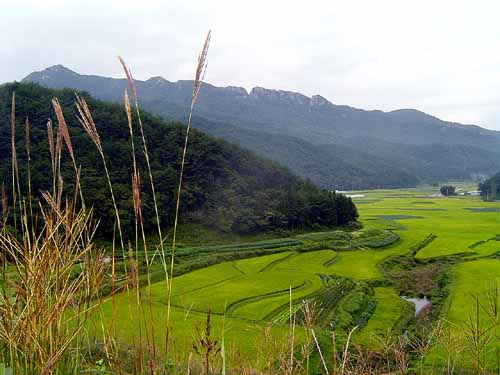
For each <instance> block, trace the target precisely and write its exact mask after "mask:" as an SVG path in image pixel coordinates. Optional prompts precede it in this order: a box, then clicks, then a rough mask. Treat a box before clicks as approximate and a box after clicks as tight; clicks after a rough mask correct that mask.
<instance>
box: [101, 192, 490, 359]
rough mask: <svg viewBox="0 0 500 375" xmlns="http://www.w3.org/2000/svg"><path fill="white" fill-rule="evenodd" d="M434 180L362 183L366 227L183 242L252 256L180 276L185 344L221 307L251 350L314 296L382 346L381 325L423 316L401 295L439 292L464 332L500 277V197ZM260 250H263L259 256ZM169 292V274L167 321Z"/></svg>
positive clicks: (158, 306) (156, 309)
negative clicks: (452, 193)
mask: <svg viewBox="0 0 500 375" xmlns="http://www.w3.org/2000/svg"><path fill="white" fill-rule="evenodd" d="M434 190H435V189H432V188H426V189H408V190H405V191H402V190H397V191H395V190H379V191H370V192H362V194H365V198H362V199H359V203H360V204H359V205H358V210H359V213H360V221H361V222H362V223H363V228H362V229H361V230H357V231H353V232H344V231H330V232H318V233H305V234H297V235H295V236H292V237H291V238H286V239H281V240H269V241H261V242H257V243H255V242H252V243H242V244H232V245H224V246H213V245H211V246H206V247H203V246H198V247H189V246H185V247H183V248H181V249H183V250H182V251H180V255H181V256H183V252H184V253H185V254H191V255H193V254H195V255H197V256H199V257H203V256H207V257H208V256H211V254H214V253H216V254H221V253H228V252H230V253H231V254H233V253H238V252H239V251H240V252H241V254H243V255H242V257H244V254H248V255H249V256H250V257H249V258H247V259H233V260H228V261H222V262H220V263H218V264H214V265H211V266H208V267H205V268H201V269H197V270H194V271H192V272H188V273H185V274H183V275H181V276H178V277H175V278H174V294H173V300H172V303H173V305H174V309H173V311H174V312H173V314H174V315H173V316H174V330H175V332H176V336H175V337H176V340H177V345H179V346H180V347H186V348H190V346H191V343H192V336H193V332H194V331H195V327H196V326H197V325H199V324H201V323H200V322H202V321H203V320H204V319H205V317H206V312H207V311H208V310H210V311H211V312H212V313H213V324H214V327H215V330H216V331H217V330H219V331H218V332H219V334H220V329H222V328H221V327H222V321H224V325H225V334H224V336H225V340H226V342H227V343H228V345H234V346H237V347H238V348H239V350H240V351H241V352H242V353H245V354H246V355H249V356H251V355H252V354H253V353H254V351H255V350H254V349H255V343H256V340H259V337H260V336H261V333H262V330H263V328H264V326H265V325H266V324H268V323H269V322H271V323H273V331H274V332H275V333H276V334H277V335H283V334H285V333H286V331H287V327H288V325H287V324H286V323H288V321H289V318H290V311H292V313H293V312H299V311H300V308H301V306H302V301H303V300H305V299H308V300H313V301H315V302H316V303H317V304H318V306H320V308H321V313H320V314H319V320H318V322H317V325H318V329H323V330H330V329H332V328H335V329H336V330H337V331H338V332H340V333H341V332H347V331H348V330H349V329H351V328H352V327H354V326H358V327H359V329H358V330H357V333H356V337H355V340H356V342H358V343H362V344H365V345H368V346H370V345H375V344H374V340H372V339H373V337H374V335H377V334H378V335H380V334H384V333H386V332H388V331H391V330H400V331H401V333H402V331H403V330H405V329H406V328H405V327H407V326H408V324H410V325H411V324H414V323H415V319H414V318H413V312H412V305H411V304H409V303H408V302H406V301H404V300H403V299H401V298H400V296H399V294H400V293H410V294H411V293H414V294H422V293H428V294H426V295H428V296H429V297H430V298H431V300H432V302H433V304H434V307H433V308H434V309H435V311H436V313H435V316H434V318H433V319H436V318H439V317H442V318H446V319H447V320H448V321H449V322H451V323H452V325H451V327H453V328H452V329H453V330H455V331H456V332H460V331H463V330H464V326H465V325H466V324H467V323H468V321H469V320H468V319H469V316H470V314H471V311H472V310H471V306H472V305H471V303H470V302H471V301H472V298H471V296H472V294H479V295H480V296H481V297H480V300H481V301H483V304H484V303H485V302H484V301H485V295H487V294H486V291H488V290H489V289H490V288H491V282H492V280H494V279H495V278H496V277H498V276H500V261H499V260H497V257H496V256H497V255H498V254H499V253H500V241H499V239H500V237H498V236H497V234H499V233H500V226H499V225H498V223H500V204H499V203H491V202H482V201H481V200H480V199H479V198H478V197H464V196H460V197H452V198H438V197H432V196H431V194H435V193H436V191H434ZM355 202H356V200H355ZM245 251H246V252H247V253H245ZM256 251H257V252H259V251H260V252H261V253H259V254H258V255H260V254H262V255H261V256H255V254H256V253H255V252H256ZM222 260H223V259H222ZM401 264H404V265H405V266H404V267H403V266H401ZM432 267H434V268H435V269H437V271H433V270H434V269H433V268H432ZM431 271H432V272H436V273H435V274H434V273H432V272H431ZM405 272H406V273H405ZM427 273H429V274H430V275H431V276H425V275H427ZM408 275H409V276H408ZM415 275H416V276H415ZM422 275H424V276H422ZM436 275H437V276H436ZM443 275H445V276H446V280H448V281H447V282H446V285H445V286H442V288H444V289H439V288H437V287H436V285H438V284H439V283H440V282H441V281H439V280H441V279H439V280H438V278H439V277H441V278H443V277H444V276H443ZM419 277H422V278H423V279H422V280H418V278H419ZM426 277H427V278H426ZM412 278H413V279H415V278H416V279H415V280H412ZM408 280H409V281H408ZM404 282H406V284H404ZM408 283H409V286H408V285H407V284H408ZM412 283H413V284H412ZM426 283H429V285H430V286H429V287H428V288H427V289H425V288H426V287H427V284H426ZM414 284H415V285H414ZM439 285H441V284H439ZM443 285H444V284H443ZM422 290H423V292H422ZM143 294H144V295H143V296H142V298H146V293H143ZM166 296H167V289H166V285H165V282H157V283H154V284H153V285H152V288H151V299H152V307H153V314H154V316H155V317H157V319H158V321H159V322H157V325H158V327H162V322H163V321H164V319H165V311H166V304H167V300H166ZM121 298H122V300H123V302H121V303H118V304H117V306H118V307H115V308H117V309H118V310H119V316H120V317H122V318H121V320H119V322H118V324H117V328H118V330H119V331H120V332H122V335H123V338H124V340H129V339H130V337H131V335H133V334H134V333H133V332H129V331H126V330H125V329H121V328H120V327H121V326H122V324H123V326H122V327H125V326H126V324H127V322H129V321H130V319H131V318H130V317H131V315H130V314H131V313H130V312H128V309H129V308H128V307H127V306H129V303H128V298H130V297H126V296H122V297H121ZM290 304H291V305H292V306H290ZM105 310H106V311H105V314H111V313H112V312H111V310H112V307H111V302H110V303H109V304H107V305H106V306H105ZM133 314H134V313H132V315H133ZM431 315H432V314H431ZM298 334H299V335H300V332H298ZM440 353H441V352H440V351H439V349H436V350H435V351H434V352H433V353H432V355H431V356H430V357H429V358H431V359H432V363H433V364H436V363H440V362H439V361H440Z"/></svg>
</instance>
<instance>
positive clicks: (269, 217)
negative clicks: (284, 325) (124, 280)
mask: <svg viewBox="0 0 500 375" xmlns="http://www.w3.org/2000/svg"><path fill="white" fill-rule="evenodd" d="M14 91H15V93H16V111H15V114H16V137H15V138H16V147H17V158H18V160H19V172H20V181H21V182H24V186H21V189H22V190H23V191H24V192H27V189H28V187H27V182H26V181H27V178H26V177H27V171H28V169H27V168H28V163H27V153H26V147H25V145H26V136H25V121H26V118H28V119H29V122H30V124H31V129H30V147H31V158H30V164H29V166H30V173H31V182H32V190H33V192H34V193H35V194H40V193H41V192H42V191H45V190H50V189H51V188H52V172H51V163H50V152H49V144H48V138H47V121H48V119H49V118H52V120H53V121H54V123H55V124H57V121H56V119H55V115H54V112H53V108H52V104H51V99H52V98H53V97H57V98H58V99H59V101H60V103H61V106H62V108H63V112H64V115H65V117H66V121H67V122H68V125H69V132H70V134H71V139H72V143H73V148H74V150H75V156H76V160H77V163H78V164H79V166H81V170H82V171H81V175H82V177H81V185H82V190H83V193H84V196H85V199H86V203H87V205H92V206H93V207H94V210H95V214H96V217H97V218H99V220H100V222H101V224H100V228H101V231H103V233H105V232H108V234H109V232H110V231H111V230H112V228H113V225H114V215H113V206H112V202H111V199H110V195H109V190H108V187H107V183H106V179H105V176H104V169H103V164H102V162H101V160H100V158H99V155H98V152H97V150H96V149H95V147H94V145H93V144H92V142H91V140H90V139H89V137H88V135H87V134H86V133H85V132H84V130H83V128H82V127H81V126H80V124H79V123H78V120H77V117H76V107H75V105H74V102H75V94H74V91H73V90H50V89H46V88H42V87H41V86H38V85H36V84H20V83H13V84H6V85H3V86H0V163H1V164H0V183H2V182H3V184H4V186H5V189H6V191H7V194H11V191H10V190H11V189H10V187H11V185H12V184H11V179H12V178H11V168H12V164H11V130H10V124H9V123H10V113H11V97H12V93H13V92H14ZM83 95H84V96H85V97H86V98H87V101H88V104H89V107H90V109H91V111H92V114H93V117H94V120H95V123H96V126H97V129H98V131H99V133H100V138H101V141H102V144H103V149H104V153H105V156H106V158H107V162H108V165H109V169H110V174H111V180H112V183H113V186H114V190H115V194H116V197H117V203H118V206H119V209H120V216H121V220H122V224H123V225H124V227H125V228H130V229H131V227H132V222H133V215H134V214H133V209H132V197H131V179H132V177H131V176H132V155H131V142H130V136H129V131H128V127H127V118H126V113H125V110H124V109H123V107H122V106H121V105H118V104H109V103H105V102H102V101H98V100H94V99H92V98H91V97H89V95H87V94H85V93H84V94H83ZM141 116H142V118H143V122H144V131H145V136H146V139H147V142H148V149H149V156H150V160H151V166H152V171H153V176H154V180H155V188H156V194H157V199H158V203H159V208H160V220H161V224H162V226H163V227H168V226H169V225H171V224H172V218H173V213H174V205H175V191H176V187H177V183H178V178H179V169H180V168H179V167H180V159H181V151H182V147H183V144H184V137H185V127H184V126H183V125H182V124H180V123H166V122H165V121H163V120H161V119H160V118H159V117H157V116H153V115H150V114H148V113H146V112H142V114H141ZM135 137H136V139H135V144H136V145H137V147H138V150H139V149H140V147H139V146H140V144H141V138H140V137H139V130H138V129H137V131H136V133H135ZM136 154H137V158H138V163H139V168H140V171H141V200H142V204H143V216H144V220H145V227H146V229H147V230H152V228H153V227H154V225H155V220H154V217H155V215H154V211H153V210H154V208H153V202H152V201H153V200H152V194H151V188H150V185H149V178H148V177H147V176H148V174H147V168H146V163H145V158H144V155H143V154H142V152H139V151H138V152H136ZM62 167H63V171H64V172H63V173H64V176H65V178H64V186H65V190H66V191H67V193H70V192H71V191H72V190H73V188H74V186H73V184H74V183H75V173H74V169H73V167H72V164H71V160H70V157H69V155H68V154H67V153H64V154H63V160H62ZM181 197H182V199H181V202H182V203H181V217H182V218H183V220H186V221H190V222H197V223H200V224H202V225H206V226H210V227H213V228H214V229H217V230H220V231H227V232H229V231H234V232H239V233H243V234H246V233H255V232H263V231H270V230H277V229H286V230H288V229H304V228H311V227H316V228H320V227H333V226H337V225H345V224H348V223H349V222H351V221H355V220H356V218H357V211H356V207H355V206H354V204H353V203H352V201H351V199H350V198H347V197H345V196H343V195H339V194H335V193H333V192H329V191H325V190H321V189H319V188H317V187H316V186H315V185H313V184H312V183H311V182H309V181H306V180H304V179H302V178H299V177H296V176H294V175H293V174H292V173H291V172H289V171H288V170H287V169H286V168H283V167H281V166H278V165H277V164H275V163H274V162H271V161H269V160H266V159H263V158H260V157H258V156H256V155H255V154H253V153H252V152H251V151H247V150H245V149H243V148H241V147H239V146H236V145H234V144H231V143H228V142H226V141H223V140H220V139H216V138H214V137H212V136H208V135H206V134H204V133H202V132H200V131H196V130H193V131H192V133H191V134H190V139H189V148H188V155H187V163H186V168H185V175H184V184H183V191H182V196H181Z"/></svg>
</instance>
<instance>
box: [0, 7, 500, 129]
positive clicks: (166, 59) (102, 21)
mask: <svg viewBox="0 0 500 375" xmlns="http://www.w3.org/2000/svg"><path fill="white" fill-rule="evenodd" d="M0 12H1V21H0V56H1V60H0V82H6V81H13V80H20V79H22V78H23V77H24V76H25V75H27V74H28V73H30V72H32V71H34V70H41V69H43V68H46V67H48V66H50V65H55V64H63V65H65V66H67V67H69V68H71V69H73V70H76V71H78V72H80V73H83V74H98V75H106V76H113V77H120V76H121V74H122V73H121V70H120V66H119V64H118V62H117V59H116V56H117V55H119V54H120V55H122V56H123V57H124V58H125V60H126V61H127V62H128V64H129V65H130V67H131V69H132V71H133V73H134V75H135V77H136V78H139V79H147V78H149V77H151V76H157V75H161V76H163V77H165V78H166V79H168V80H171V81H176V80H179V79H191V78H192V76H193V70H194V64H195V60H196V56H197V54H198V51H199V49H200V47H201V45H202V43H203V39H204V37H205V34H206V32H207V30H208V29H212V34H213V35H212V45H211V49H210V53H209V64H208V70H207V75H206V77H205V78H206V80H207V81H208V82H210V83H212V84H215V85H218V86H226V85H233V86H243V87H245V88H247V89H250V88H252V87H254V86H263V87H266V88H279V89H283V90H291V91H298V92H302V93H304V94H306V95H309V96H310V95H314V94H320V95H323V96H324V97H326V98H327V99H329V100H330V101H332V102H333V103H336V104H347V105H351V106H355V107H360V108H365V109H382V110H392V109H397V108H416V109H420V110H423V111H425V112H428V113H431V114H433V115H436V116H438V117H441V118H443V119H446V120H451V121H458V122H463V123H474V124H479V125H482V126H485V127H488V128H495V129H500V21H499V20H500V2H499V1H498V0H496V1H482V0H476V1H470V0H467V1H459V0H433V1H425V0H414V1H407V0H394V1H386V0H366V1H355V0H344V1H336V0H327V1H313V0H309V1H304V0H301V1H292V0H288V1H277V0H264V1H261V0H246V1H239V0H227V1H215V0H210V1H201V0H200V1H189V0H165V1H147V0H142V1H137V0H136V1H126V0H121V1H106V0H100V1H93V0H86V1H50V0H45V1H40V0H32V1H23V0H16V1H10V0H8V1H7V0H0Z"/></svg>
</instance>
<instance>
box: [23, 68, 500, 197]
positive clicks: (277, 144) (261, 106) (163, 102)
mask: <svg viewBox="0 0 500 375" xmlns="http://www.w3.org/2000/svg"><path fill="white" fill-rule="evenodd" d="M24 80H25V81H30V82H37V83H39V84H41V85H43V86H46V87H52V88H63V87H71V88H74V89H79V90H86V91H88V92H90V93H91V94H92V95H94V96H95V97H97V98H99V99H103V100H109V101H120V100H121V95H122V92H123V89H124V88H125V87H126V85H127V83H126V81H125V80H122V79H113V78H107V77H99V76H89V75H81V74H78V73H76V72H74V71H72V70H70V69H67V68H65V67H63V66H60V65H59V66H54V67H51V68H48V69H45V70H44V71H41V72H34V73H32V74H30V75H28V76H27V77H26V78H25V79H24ZM136 83H137V88H138V93H139V96H140V100H141V103H142V104H143V105H144V108H146V109H147V110H149V111H151V112H152V113H155V114H158V115H160V116H162V117H163V118H166V119H171V120H181V121H183V120H185V116H186V113H187V108H188V106H189V103H190V95H191V94H190V90H191V87H192V82H191V81H178V82H170V81H167V80H165V79H164V78H162V77H153V78H150V79H148V80H146V81H137V82H136ZM197 104H198V107H197V112H196V113H197V115H198V116H199V117H200V118H201V119H200V120H199V121H197V122H196V124H195V126H196V127H198V128H199V129H202V130H203V131H205V132H207V133H209V134H213V135H216V136H220V137H222V138H224V139H227V140H230V141H231V142H235V143H238V144H240V145H242V146H244V147H246V148H248V149H250V150H253V151H255V152H256V153H258V154H259V155H262V156H265V157H268V158H270V159H272V160H275V161H277V162H279V163H280V164H282V165H284V166H287V167H288V168H290V169H291V170H292V171H293V172H295V173H297V174H299V175H301V176H304V177H307V178H309V179H311V180H312V181H313V182H315V183H316V184H317V185H319V186H322V187H326V188H329V189H351V188H359V189H360V188H378V187H407V186H415V185H416V184H418V183H419V182H437V181H445V180H451V179H470V178H471V177H474V176H477V175H489V174H492V173H494V172H495V171H497V170H500V152H499V151H498V150H500V135H499V133H498V132H495V131H491V130H487V129H483V128H481V127H478V126H471V125H462V124H457V123H450V122H447V121H443V120H440V119H438V118H436V117H433V116H430V115H428V114H425V113H423V112H419V111H416V110H411V109H404V110H397V111H392V112H382V111H365V110H361V109H357V108H353V107H349V106H345V105H336V104H333V103H331V102H329V101H328V100H326V99H325V98H323V97H321V96H319V95H315V96H313V97H311V98H310V97H307V96H305V95H302V94H299V93H294V92H289V91H282V90H269V89H264V88H261V87H255V88H254V89H252V90H251V91H250V92H247V91H246V90H245V89H243V88H240V87H231V86H229V87H216V86H212V85H209V84H206V85H204V87H203V89H202V90H201V92H200V97H199V101H198V103H197ZM202 119H203V120H202Z"/></svg>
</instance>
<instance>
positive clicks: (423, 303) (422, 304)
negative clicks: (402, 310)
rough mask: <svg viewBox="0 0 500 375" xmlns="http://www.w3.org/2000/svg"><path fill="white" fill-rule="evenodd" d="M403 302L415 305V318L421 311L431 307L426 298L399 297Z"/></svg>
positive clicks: (429, 301)
mask: <svg viewBox="0 0 500 375" xmlns="http://www.w3.org/2000/svg"><path fill="white" fill-rule="evenodd" d="M401 298H402V299H404V300H405V301H408V302H411V303H413V304H414V305H415V316H418V315H419V314H420V313H421V312H422V310H423V309H425V308H426V307H427V306H430V305H431V300H430V299H428V298H427V297H424V298H410V297H406V296H401Z"/></svg>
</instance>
